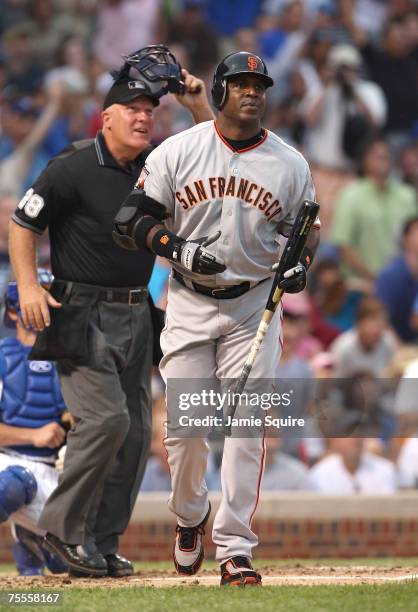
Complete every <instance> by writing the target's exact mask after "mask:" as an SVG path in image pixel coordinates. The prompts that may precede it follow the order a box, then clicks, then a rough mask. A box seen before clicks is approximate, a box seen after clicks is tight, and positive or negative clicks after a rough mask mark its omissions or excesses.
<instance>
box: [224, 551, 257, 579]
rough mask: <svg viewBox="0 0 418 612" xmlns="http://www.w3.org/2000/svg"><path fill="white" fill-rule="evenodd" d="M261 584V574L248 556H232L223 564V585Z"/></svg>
mask: <svg viewBox="0 0 418 612" xmlns="http://www.w3.org/2000/svg"><path fill="white" fill-rule="evenodd" d="M246 584H250V585H255V586H261V576H260V574H259V573H258V572H256V571H255V569H254V568H253V566H252V565H251V561H250V560H249V559H248V557H232V558H231V559H228V561H225V563H222V565H221V586H225V585H227V586H245V585H246Z"/></svg>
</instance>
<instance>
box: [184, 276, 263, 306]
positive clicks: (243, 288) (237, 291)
mask: <svg viewBox="0 0 418 612" xmlns="http://www.w3.org/2000/svg"><path fill="white" fill-rule="evenodd" d="M173 278H175V279H176V281H178V282H179V283H180V284H181V285H183V286H184V287H187V289H191V290H192V291H196V293H202V294H203V295H207V296H208V297H211V298H215V299H216V300H231V299H232V298H237V297H239V296H240V295H243V294H244V293H247V291H249V290H250V289H252V288H253V287H255V286H256V285H259V284H260V283H250V282H249V281H245V282H244V283H240V284H239V285H231V286H230V287H206V285H199V284H198V283H195V282H193V281H192V280H189V279H187V282H186V280H185V279H184V277H183V276H182V275H181V274H180V273H179V272H177V270H173ZM264 280H267V279H264ZM264 280H262V281H260V282H261V283H263V282H264Z"/></svg>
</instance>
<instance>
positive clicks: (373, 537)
mask: <svg viewBox="0 0 418 612" xmlns="http://www.w3.org/2000/svg"><path fill="white" fill-rule="evenodd" d="M211 501H212V504H213V507H214V509H216V508H217V507H218V505H219V502H220V495H219V494H216V495H211ZM213 516H214V512H212V518H213ZM174 527H175V520H174V518H173V516H172V515H171V513H170V512H169V510H168V508H167V494H166V493H163V494H160V493H158V494H156V493H147V494H141V495H140V497H139V499H138V502H137V504H136V506H135V510H134V514H133V516H132V520H131V523H130V525H129V528H128V530H127V532H126V534H125V535H124V536H123V537H122V539H121V548H120V552H121V553H122V554H123V555H126V556H127V557H128V558H130V559H132V560H138V561H139V560H146V561H159V560H166V559H169V558H171V553H172V547H173V540H174ZM210 529H211V523H210V524H209V526H208V528H207V533H210ZM253 530H254V531H255V532H256V533H257V534H258V535H259V538H260V545H259V547H258V548H257V555H256V556H257V557H259V558H261V557H263V558H269V559H276V558H327V557H330V558H331V557H334V558H335V557H337V558H338V557H340V558H351V557H367V556H370V557H385V556H391V557H392V556H393V557H396V556H399V557H409V556H418V492H408V493H399V494H396V495H390V496H386V495H385V496H383V495H382V496H371V495H356V496H325V495H321V496H319V495H318V494H316V493H297V492H294V493H266V494H264V495H262V496H261V499H260V503H259V506H258V509H257V512H256V514H255V518H254V521H253ZM206 542H207V546H206V550H207V557H208V558H213V557H214V546H213V544H212V542H211V541H210V537H208V538H207V539H206ZM12 545H13V540H12V537H11V535H10V526H9V525H7V524H3V525H0V562H2V563H10V562H11V561H12Z"/></svg>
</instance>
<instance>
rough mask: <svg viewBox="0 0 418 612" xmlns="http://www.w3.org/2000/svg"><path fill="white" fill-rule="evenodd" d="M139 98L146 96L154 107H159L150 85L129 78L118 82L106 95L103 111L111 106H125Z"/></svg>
mask: <svg viewBox="0 0 418 612" xmlns="http://www.w3.org/2000/svg"><path fill="white" fill-rule="evenodd" d="M139 96H146V97H147V98H149V99H150V100H151V102H152V103H153V104H154V106H158V105H159V103H160V102H159V100H158V97H157V96H156V95H155V93H154V92H153V91H152V88H151V86H150V84H148V83H147V82H145V81H139V80H132V79H129V78H126V79H123V80H118V81H115V83H113V85H112V87H111V88H110V89H109V91H108V92H107V94H106V97H105V99H104V102H103V110H106V108H108V107H109V106H112V104H127V103H128V102H131V101H132V100H135V98H138V97H139Z"/></svg>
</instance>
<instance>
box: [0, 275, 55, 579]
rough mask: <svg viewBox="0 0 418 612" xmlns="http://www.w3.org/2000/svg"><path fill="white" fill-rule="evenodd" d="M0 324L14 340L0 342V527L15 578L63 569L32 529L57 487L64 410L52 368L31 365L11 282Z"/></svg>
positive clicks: (28, 336)
mask: <svg viewBox="0 0 418 612" xmlns="http://www.w3.org/2000/svg"><path fill="white" fill-rule="evenodd" d="M38 278H39V283H40V284H41V285H42V286H43V287H49V286H50V284H51V282H52V275H51V273H50V272H48V271H47V270H39V271H38ZM5 302H6V303H5V313H4V322H5V325H6V326H8V327H16V338H12V337H10V338H4V339H3V340H1V341H0V522H3V521H7V520H8V519H11V520H12V521H13V525H12V530H13V535H14V537H15V540H16V543H15V545H14V547H13V553H14V557H15V562H16V566H17V569H18V571H19V574H21V575H25V576H29V575H31V576H32V575H40V574H42V573H43V568H44V566H45V565H47V567H48V568H49V569H50V570H51V571H52V572H53V573H60V572H65V571H66V570H67V567H66V566H65V565H64V564H63V563H62V562H61V560H60V559H58V557H56V556H55V555H52V554H50V553H49V552H48V551H47V550H46V548H45V547H44V546H43V537H42V536H43V532H42V531H40V530H39V529H38V528H37V526H36V524H37V522H38V518H39V516H40V514H41V512H42V510H43V507H44V504H45V502H46V500H47V499H48V497H49V495H50V494H51V492H52V491H53V490H54V489H55V487H56V486H57V483H58V475H59V472H58V470H57V469H56V468H55V466H54V464H55V459H56V457H57V451H58V448H59V447H60V446H62V444H63V443H64V440H65V430H64V429H63V427H62V426H61V424H60V420H61V419H62V415H63V412H64V410H65V406H64V401H63V399H62V395H61V391H60V387H59V381H58V376H57V373H56V370H55V366H54V365H53V364H52V363H51V362H49V361H40V362H39V361H31V360H30V357H29V353H30V351H31V348H32V346H33V343H34V341H35V337H36V334H35V333H34V332H33V331H30V330H27V329H26V328H25V327H24V325H23V323H22V321H21V319H20V317H21V312H20V306H19V298H18V293H17V287H16V283H15V282H10V283H9V284H8V288H7V293H6V299H5Z"/></svg>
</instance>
